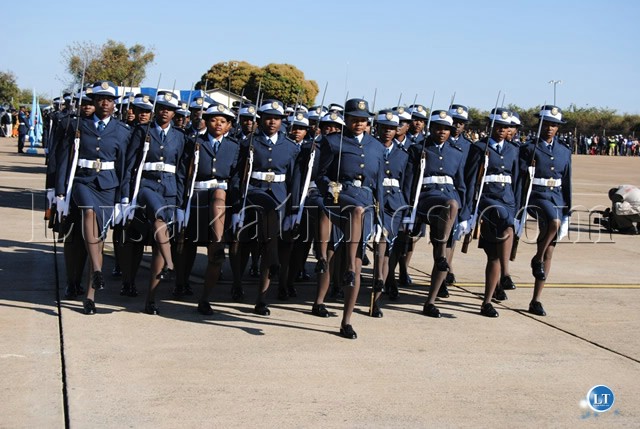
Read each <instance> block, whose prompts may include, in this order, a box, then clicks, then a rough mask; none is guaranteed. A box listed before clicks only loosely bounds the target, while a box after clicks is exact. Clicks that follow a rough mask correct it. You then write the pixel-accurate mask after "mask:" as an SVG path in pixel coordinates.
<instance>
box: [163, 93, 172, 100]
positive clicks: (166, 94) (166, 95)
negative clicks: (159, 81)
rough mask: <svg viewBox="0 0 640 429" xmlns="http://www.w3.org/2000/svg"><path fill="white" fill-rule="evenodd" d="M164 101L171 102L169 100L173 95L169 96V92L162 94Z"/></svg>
mask: <svg viewBox="0 0 640 429" xmlns="http://www.w3.org/2000/svg"><path fill="white" fill-rule="evenodd" d="M164 100H165V101H171V100H173V94H171V93H170V92H165V93H164Z"/></svg>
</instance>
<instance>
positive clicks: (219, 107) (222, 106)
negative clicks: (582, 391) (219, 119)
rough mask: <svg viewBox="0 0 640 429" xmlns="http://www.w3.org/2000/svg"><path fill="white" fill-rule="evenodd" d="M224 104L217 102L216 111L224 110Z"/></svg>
mask: <svg viewBox="0 0 640 429" xmlns="http://www.w3.org/2000/svg"><path fill="white" fill-rule="evenodd" d="M224 109H225V107H224V104H218V112H224Z"/></svg>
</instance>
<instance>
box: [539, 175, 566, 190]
mask: <svg viewBox="0 0 640 429" xmlns="http://www.w3.org/2000/svg"><path fill="white" fill-rule="evenodd" d="M533 184H534V185H538V186H548V187H550V188H552V187H556V186H561V185H562V179H540V178H537V177H535V178H534V179H533Z"/></svg>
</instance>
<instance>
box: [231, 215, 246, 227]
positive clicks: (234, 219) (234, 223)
mask: <svg viewBox="0 0 640 429" xmlns="http://www.w3.org/2000/svg"><path fill="white" fill-rule="evenodd" d="M243 222H244V221H243V219H242V217H241V216H240V215H239V214H238V213H234V214H232V215H231V228H232V229H233V231H238V230H239V229H240V228H242V224H243Z"/></svg>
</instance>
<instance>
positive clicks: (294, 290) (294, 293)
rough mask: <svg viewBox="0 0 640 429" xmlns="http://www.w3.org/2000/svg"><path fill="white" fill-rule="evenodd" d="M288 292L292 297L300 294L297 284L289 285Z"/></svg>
mask: <svg viewBox="0 0 640 429" xmlns="http://www.w3.org/2000/svg"><path fill="white" fill-rule="evenodd" d="M287 293H288V294H289V297H290V298H295V297H297V296H298V291H297V290H296V288H295V286H289V287H288V288H287Z"/></svg>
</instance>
